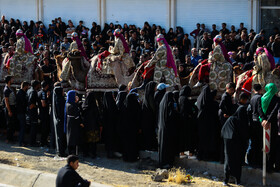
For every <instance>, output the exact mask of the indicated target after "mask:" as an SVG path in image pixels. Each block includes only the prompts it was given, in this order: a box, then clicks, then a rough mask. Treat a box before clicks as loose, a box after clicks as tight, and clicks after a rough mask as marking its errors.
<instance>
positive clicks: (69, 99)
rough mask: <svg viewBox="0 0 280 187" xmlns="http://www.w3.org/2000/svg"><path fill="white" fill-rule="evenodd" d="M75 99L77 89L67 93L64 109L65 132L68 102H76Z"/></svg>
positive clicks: (65, 128) (65, 129)
mask: <svg viewBox="0 0 280 187" xmlns="http://www.w3.org/2000/svg"><path fill="white" fill-rule="evenodd" d="M75 100H76V91H75V90H70V91H69V92H68V93H67V99H66V103H65V109H64V132H65V133H66V131H67V112H66V106H67V103H70V104H75Z"/></svg>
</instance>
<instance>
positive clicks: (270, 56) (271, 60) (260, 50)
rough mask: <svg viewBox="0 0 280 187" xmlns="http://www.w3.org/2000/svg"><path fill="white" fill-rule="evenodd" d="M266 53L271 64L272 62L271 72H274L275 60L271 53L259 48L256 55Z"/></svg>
mask: <svg viewBox="0 0 280 187" xmlns="http://www.w3.org/2000/svg"><path fill="white" fill-rule="evenodd" d="M263 51H264V52H265V54H266V56H267V58H268V60H269V62H270V68H271V70H274V68H275V60H274V58H273V56H272V55H271V54H270V52H269V51H268V50H267V49H266V48H263V47H259V48H258V49H257V50H256V55H258V54H260V53H261V52H263Z"/></svg>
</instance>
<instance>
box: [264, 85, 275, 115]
mask: <svg viewBox="0 0 280 187" xmlns="http://www.w3.org/2000/svg"><path fill="white" fill-rule="evenodd" d="M265 91H266V93H265V94H264V95H263V96H262V98H261V103H262V110H263V112H264V114H266V112H267V109H268V106H269V104H270V102H271V100H272V98H273V96H274V95H275V94H276V93H277V92H278V90H277V87H276V85H275V84H274V83H269V84H267V85H266V86H265Z"/></svg>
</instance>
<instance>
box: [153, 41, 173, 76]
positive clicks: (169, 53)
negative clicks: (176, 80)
mask: <svg viewBox="0 0 280 187" xmlns="http://www.w3.org/2000/svg"><path fill="white" fill-rule="evenodd" d="M157 41H158V42H159V41H163V43H164V45H165V47H166V50H167V63H166V66H167V67H168V68H173V70H174V73H175V76H176V77H177V67H176V64H175V61H174V58H173V55H172V51H171V49H170V47H169V45H168V43H167V41H166V40H165V38H157Z"/></svg>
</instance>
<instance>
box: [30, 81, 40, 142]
mask: <svg viewBox="0 0 280 187" xmlns="http://www.w3.org/2000/svg"><path fill="white" fill-rule="evenodd" d="M39 89H40V82H39V81H36V80H33V81H32V82H31V88H30V89H29V90H28V91H27V98H28V116H29V121H30V125H31V129H30V141H29V143H30V146H32V147H33V146H37V144H36V136H37V126H38V111H37V110H38V102H39V99H38V93H37V92H38V91H39Z"/></svg>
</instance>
